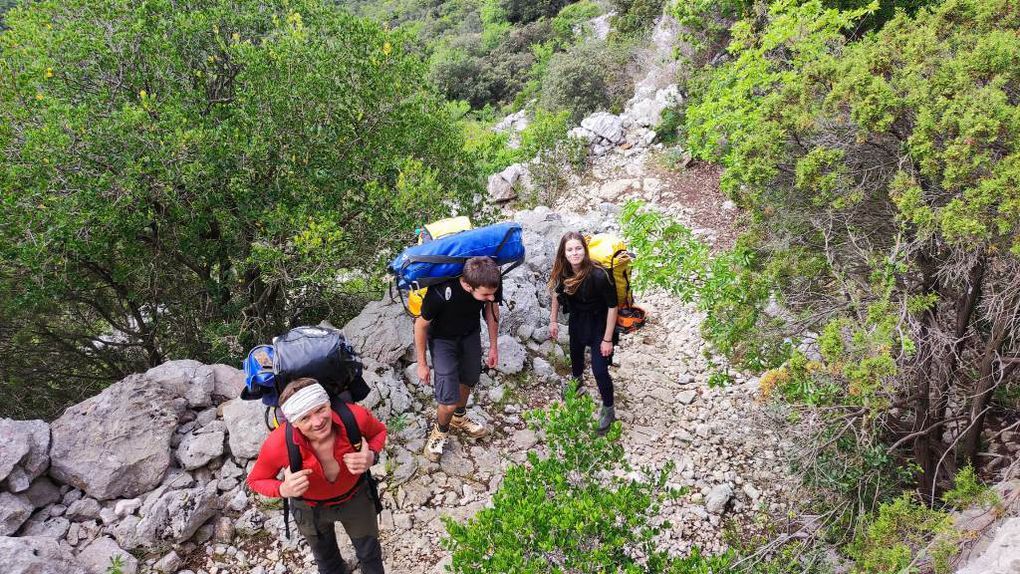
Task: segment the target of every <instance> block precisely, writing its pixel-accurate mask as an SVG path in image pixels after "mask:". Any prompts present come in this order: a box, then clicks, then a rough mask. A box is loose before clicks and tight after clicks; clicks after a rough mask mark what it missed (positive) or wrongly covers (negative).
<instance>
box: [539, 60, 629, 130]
mask: <svg viewBox="0 0 1020 574" xmlns="http://www.w3.org/2000/svg"><path fill="white" fill-rule="evenodd" d="M633 55H634V52H633V47H632V45H630V44H626V43H607V42H605V41H599V40H589V41H586V42H583V43H581V44H578V45H575V46H572V47H571V48H569V49H567V50H566V51H564V52H559V53H556V54H555V55H553V56H552V59H551V60H550V61H549V66H548V70H546V71H545V73H544V75H543V77H542V105H543V106H545V107H546V108H548V109H551V110H567V111H569V112H570V117H571V120H572V121H574V122H575V123H576V122H580V121H581V119H582V118H584V117H585V116H587V115H588V114H590V113H591V112H594V111H596V110H609V109H611V108H613V107H614V106H616V107H618V106H622V104H623V103H624V102H625V101H626V100H627V98H628V97H629V96H630V91H631V90H632V88H633V86H632V83H631V78H630V75H629V74H628V69H629V66H630V63H631V60H632V58H633Z"/></svg>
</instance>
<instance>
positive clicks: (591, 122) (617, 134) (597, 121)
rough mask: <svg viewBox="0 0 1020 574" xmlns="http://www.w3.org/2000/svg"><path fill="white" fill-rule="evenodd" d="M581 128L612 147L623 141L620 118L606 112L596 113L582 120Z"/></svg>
mask: <svg viewBox="0 0 1020 574" xmlns="http://www.w3.org/2000/svg"><path fill="white" fill-rule="evenodd" d="M581 127H582V128H584V129H586V130H588V131H590V132H592V133H594V134H595V135H597V136H598V137H600V138H602V139H604V140H606V141H608V142H609V143H611V144H614V145H615V144H618V143H622V142H623V140H624V132H623V123H622V122H621V121H620V118H619V117H618V116H615V115H613V114H610V113H607V112H596V113H594V114H592V115H590V116H588V117H586V118H584V119H583V120H581Z"/></svg>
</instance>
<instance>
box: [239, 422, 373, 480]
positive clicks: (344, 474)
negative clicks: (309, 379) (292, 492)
mask: <svg viewBox="0 0 1020 574" xmlns="http://www.w3.org/2000/svg"><path fill="white" fill-rule="evenodd" d="M350 408H351V412H352V413H354V419H355V420H356V421H357V422H358V428H359V429H361V435H362V436H363V437H364V439H365V442H367V443H368V448H370V449H372V451H373V452H380V451H381V450H382V448H383V446H385V444H386V425H384V424H383V423H381V422H379V421H378V420H377V419H376V418H375V417H374V416H372V413H370V412H369V411H368V410H366V409H365V408H364V407H361V406H358V405H353V404H352V405H350ZM285 428H286V427H285V426H284V425H281V426H279V427H277V428H276V429H275V430H273V432H271V433H269V437H268V438H266V442H265V443H263V444H262V449H261V450H260V451H259V457H258V459H257V460H256V461H255V466H254V467H253V468H252V469H251V473H250V474H249V475H248V487H249V488H251V489H252V490H254V491H255V492H257V493H259V494H261V495H263V496H269V497H272V498H279V497H280V485H281V484H283V482H282V481H280V480H278V479H277V478H276V477H277V475H278V474H279V473H280V471H281V470H282V469H283V468H285V467H289V466H290V462H289V460H288V458H287V440H286V435H285ZM333 432H334V433H336V440H335V442H334V445H333V456H334V457H335V458H336V461H337V462H338V463H339V464H340V474H339V475H337V478H336V482H333V483H330V482H329V481H327V480H326V475H325V474H323V472H322V465H321V464H319V460H318V459H317V458H315V451H314V450H312V447H311V445H310V444H309V443H308V439H306V438H305V437H304V435H302V434H301V431H299V430H298V429H297V427H294V444H296V445H297V447H298V450H299V451H300V452H301V468H302V469H305V468H309V469H311V470H312V472H311V474H309V475H308V490H307V491H305V494H304V496H303V497H302V498H307V499H310V500H327V499H330V498H335V497H337V496H340V495H342V494H344V493H346V492H349V491H350V490H351V489H352V488H354V485H355V484H357V483H358V480H359V479H360V478H361V475H355V474H351V471H349V470H347V465H346V464H344V455H345V454H347V453H349V452H355V451H354V448H352V447H351V442H350V441H349V440H347V431H346V430H345V429H344V425H343V422H342V421H341V420H340V416H339V415H337V414H336V413H335V412H334V413H333Z"/></svg>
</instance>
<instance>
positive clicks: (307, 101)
mask: <svg viewBox="0 0 1020 574" xmlns="http://www.w3.org/2000/svg"><path fill="white" fill-rule="evenodd" d="M7 22H8V25H9V26H10V29H9V30H7V31H6V32H4V33H3V34H2V35H0V150H2V153H3V156H4V162H3V163H2V165H0V205H2V206H3V209H4V217H3V219H2V222H0V234H2V236H3V237H4V238H5V241H4V242H2V244H0V257H2V259H3V261H4V262H5V265H4V266H3V268H2V269H0V312H2V313H3V316H4V317H5V321H4V325H3V328H2V329H0V337H2V339H0V347H2V348H3V350H4V355H5V356H6V357H8V358H9V359H11V360H8V361H5V363H4V365H3V366H2V367H0V369H3V371H0V379H2V380H4V381H6V382H7V384H8V386H9V388H10V389H12V392H15V391H17V389H22V388H25V387H28V386H37V385H38V383H39V382H40V381H41V382H44V383H46V384H47V385H52V386H53V387H54V388H55V389H56V390H60V389H63V390H64V391H65V392H67V391H68V390H69V389H75V391H76V390H77V388H78V387H80V386H84V385H85V384H95V382H96V381H103V380H109V379H110V378H113V377H116V376H119V375H121V374H124V373H126V372H130V371H133V370H136V369H139V368H143V367H145V366H151V365H155V364H158V363H160V362H162V361H163V360H165V359H166V358H170V357H175V358H176V357H189V358H197V359H201V360H206V361H217V360H227V361H230V362H234V363H236V362H237V361H238V360H239V358H240V355H241V353H242V352H243V351H244V349H245V348H246V347H248V346H249V345H251V344H252V343H254V342H256V341H263V340H265V339H266V338H268V337H269V336H270V335H272V334H274V333H276V332H278V331H279V330H281V329H282V328H284V327H286V326H289V325H293V324H295V323H301V322H308V321H318V320H320V319H322V318H323V317H333V318H334V320H342V318H343V316H344V315H349V314H350V313H352V312H355V311H356V306H355V305H356V304H357V303H358V298H357V297H356V296H354V297H352V295H356V294H357V293H358V292H366V291H368V292H371V291H374V289H375V287H374V283H373V277H375V276H377V273H378V269H379V268H380V267H379V263H380V261H381V260H382V259H383V258H385V257H386V256H387V254H388V253H391V252H392V250H393V249H395V248H396V247H398V246H400V245H401V244H402V243H403V242H404V241H406V238H407V237H408V232H409V230H411V229H413V227H414V225H415V224H416V223H419V222H421V221H424V220H428V219H432V218H434V217H437V216H439V215H442V214H446V213H447V212H448V210H449V209H451V207H452V208H454V209H456V208H457V207H456V206H467V205H468V203H469V197H470V196H471V194H472V192H473V191H474V190H475V189H477V186H478V185H479V182H480V178H479V174H478V173H476V171H475V170H474V168H473V167H472V165H471V164H470V159H469V158H467V157H465V156H464V154H462V152H461V149H462V145H463V143H462V140H461V136H460V134H459V132H458V130H457V128H456V126H455V124H454V123H453V121H452V120H451V118H450V117H449V115H448V114H447V112H446V108H445V107H444V106H443V104H442V101H441V99H440V98H438V97H437V96H436V95H434V94H433V93H431V92H430V91H429V89H428V88H427V87H426V83H425V82H424V76H425V66H424V64H423V62H422V61H421V60H419V59H417V58H415V57H413V56H410V55H409V54H408V49H407V40H406V37H405V36H403V35H400V34H393V33H387V32H385V31H383V30H382V29H381V28H380V27H379V26H378V25H375V24H371V23H369V22H367V21H364V20H360V19H357V18H355V17H352V16H350V15H348V14H347V13H345V12H343V11H342V10H339V9H337V8H335V7H333V6H331V5H328V4H325V3H323V2H320V1H318V0H296V1H287V2H283V1H280V2H276V1H270V2H268V3H267V2H261V1H259V2H256V1H254V0H238V1H230V2H228V1H225V0H214V1H211V2H206V1H203V2H195V1H185V2H184V3H183V4H182V3H181V2H169V1H165V0H157V1H155V2H146V3H142V4H139V3H137V2H129V1H128V0H87V1H86V0H69V1H64V0H61V1H59V2H58V1H55V0H43V1H40V2H32V3H30V4H28V5H26V6H24V7H20V8H16V9H14V10H13V11H11V12H10V13H9V14H8V20H7ZM53 355H58V356H59V357H62V360H60V361H56V362H46V363H38V362H37V359H38V358H45V357H49V356H53ZM89 381H91V383H89ZM5 392H6V391H5ZM65 398H66V397H65ZM72 400H73V399H72Z"/></svg>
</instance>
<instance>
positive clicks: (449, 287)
mask: <svg viewBox="0 0 1020 574" xmlns="http://www.w3.org/2000/svg"><path fill="white" fill-rule="evenodd" d="M502 300H503V286H502V285H500V287H499V288H498V289H496V304H498V303H499V302H500V301H502ZM487 302H488V301H479V300H478V299H475V298H474V296H473V295H471V293H470V292H468V291H467V290H465V289H464V287H463V286H462V285H461V284H460V279H451V280H449V281H446V282H444V283H439V284H438V285H433V286H431V287H429V290H428V291H426V292H425V299H424V300H422V303H421V316H422V318H423V319H425V320H426V321H429V322H430V323H429V336H430V337H432V338H435V339H459V338H461V337H463V336H465V335H470V334H472V333H474V332H476V331H479V330H481V323H480V321H481V320H484V319H485V314H484V311H485V304H486V303H487Z"/></svg>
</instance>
